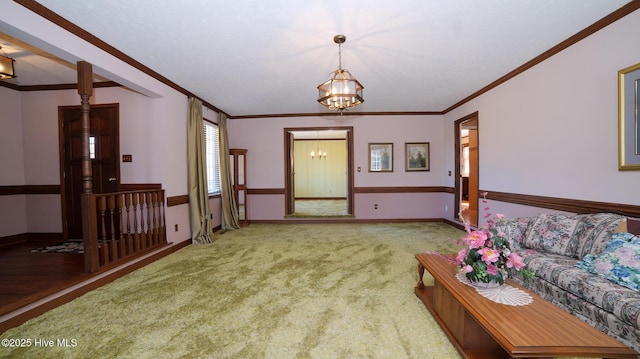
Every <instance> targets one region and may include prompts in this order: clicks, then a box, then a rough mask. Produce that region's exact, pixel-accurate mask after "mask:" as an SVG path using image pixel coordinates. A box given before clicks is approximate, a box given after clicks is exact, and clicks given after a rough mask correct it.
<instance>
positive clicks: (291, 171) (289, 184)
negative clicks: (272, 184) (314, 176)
mask: <svg viewBox="0 0 640 359" xmlns="http://www.w3.org/2000/svg"><path fill="white" fill-rule="evenodd" d="M285 136H286V140H285V146H286V151H287V160H286V161H287V173H286V181H285V182H286V183H285V187H286V188H287V189H286V194H285V196H286V197H287V199H286V201H287V212H286V214H293V213H296V196H295V193H296V189H295V183H296V172H295V171H296V170H295V167H294V165H293V164H294V159H295V156H294V153H293V151H294V146H293V143H294V140H295V139H294V136H293V131H286V130H285Z"/></svg>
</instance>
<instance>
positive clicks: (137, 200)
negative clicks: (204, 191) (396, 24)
mask: <svg viewBox="0 0 640 359" xmlns="http://www.w3.org/2000/svg"><path fill="white" fill-rule="evenodd" d="M83 201H84V203H83V208H87V209H88V210H86V211H85V212H84V214H83V227H84V251H85V253H84V256H85V257H84V264H85V271H86V272H90V273H91V272H96V271H97V270H98V269H100V268H101V267H104V266H106V265H108V264H111V263H115V262H121V261H126V260H127V259H130V258H134V257H135V255H136V254H141V253H144V252H147V251H149V250H151V249H154V248H157V247H159V246H162V245H164V244H166V243H167V235H166V225H165V204H164V190H146V191H131V192H113V193H105V194H93V193H91V194H84V195H83ZM85 206H86V207H85Z"/></svg>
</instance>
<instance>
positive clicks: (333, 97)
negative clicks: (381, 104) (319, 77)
mask: <svg viewBox="0 0 640 359" xmlns="http://www.w3.org/2000/svg"><path fill="white" fill-rule="evenodd" d="M333 41H334V42H335V43H336V44H338V69H337V70H335V71H334V72H332V73H331V75H330V76H329V80H327V81H326V82H324V83H322V84H320V85H318V102H320V103H321V104H322V105H324V106H326V107H327V108H329V109H330V110H336V111H340V113H342V111H344V110H348V109H349V108H352V107H356V106H358V105H359V104H361V103H363V102H364V98H363V97H362V89H364V87H363V86H362V84H361V83H360V82H359V81H358V80H356V78H355V77H353V75H351V72H349V70H347V69H343V68H342V44H343V43H344V42H345V41H347V37H346V36H344V35H336V36H334V37H333Z"/></svg>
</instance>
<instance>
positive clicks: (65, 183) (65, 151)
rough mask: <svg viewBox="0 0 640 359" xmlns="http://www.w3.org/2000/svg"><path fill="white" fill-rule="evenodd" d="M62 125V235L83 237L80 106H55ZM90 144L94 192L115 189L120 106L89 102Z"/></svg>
mask: <svg viewBox="0 0 640 359" xmlns="http://www.w3.org/2000/svg"><path fill="white" fill-rule="evenodd" d="M58 116H59V122H60V126H61V130H60V133H61V135H60V139H61V141H60V142H61V154H60V158H61V160H62V161H61V162H62V163H61V166H60V168H61V169H63V172H62V178H63V180H62V181H61V183H62V196H63V208H62V215H63V218H64V234H65V238H70V239H81V238H82V214H81V208H80V197H81V195H82V112H81V108H80V106H61V107H59V109H58ZM89 118H90V131H89V147H90V156H89V157H90V158H91V169H92V174H93V191H92V192H93V193H109V192H117V191H119V188H120V166H119V162H118V153H119V145H118V143H119V131H118V127H119V106H118V104H107V105H92V106H91V110H90V112H89Z"/></svg>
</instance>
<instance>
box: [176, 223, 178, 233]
mask: <svg viewBox="0 0 640 359" xmlns="http://www.w3.org/2000/svg"><path fill="white" fill-rule="evenodd" d="M177 231H178V225H177V224H176V232H177Z"/></svg>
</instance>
